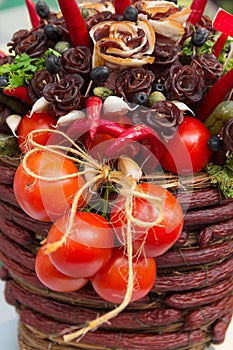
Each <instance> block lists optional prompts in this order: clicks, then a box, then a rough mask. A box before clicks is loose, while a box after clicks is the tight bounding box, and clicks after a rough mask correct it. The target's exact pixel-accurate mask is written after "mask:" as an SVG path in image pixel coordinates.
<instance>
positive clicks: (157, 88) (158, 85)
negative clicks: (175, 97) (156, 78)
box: [151, 82, 166, 96]
mask: <svg viewBox="0 0 233 350" xmlns="http://www.w3.org/2000/svg"><path fill="white" fill-rule="evenodd" d="M154 91H158V92H161V94H163V95H164V96H166V89H165V87H164V85H163V84H162V83H157V82H154V83H153V84H152V86H151V92H154Z"/></svg>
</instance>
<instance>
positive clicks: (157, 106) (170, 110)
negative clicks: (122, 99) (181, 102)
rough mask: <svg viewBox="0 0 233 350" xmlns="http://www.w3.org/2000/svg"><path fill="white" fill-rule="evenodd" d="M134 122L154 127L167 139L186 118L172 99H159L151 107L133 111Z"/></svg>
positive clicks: (171, 136)
mask: <svg viewBox="0 0 233 350" xmlns="http://www.w3.org/2000/svg"><path fill="white" fill-rule="evenodd" d="M132 119H133V122H134V123H135V124H138V123H141V124H145V125H148V126H150V127H151V128H153V129H154V130H155V131H156V132H157V133H158V134H159V135H160V137H161V139H162V140H164V141H167V140H169V139H171V138H173V137H174V136H175V134H176V133H177V129H178V127H179V125H180V124H181V123H182V122H183V120H184V115H183V113H182V112H181V111H180V109H179V108H178V107H177V106H176V105H175V104H174V103H173V102H171V101H158V102H156V103H154V104H153V106H152V107H151V109H144V110H143V109H139V111H137V110H136V111H135V112H134V113H133V117H132Z"/></svg>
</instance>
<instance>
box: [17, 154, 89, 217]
mask: <svg viewBox="0 0 233 350" xmlns="http://www.w3.org/2000/svg"><path fill="white" fill-rule="evenodd" d="M26 163H27V166H28V168H29V169H30V170H31V171H32V172H34V173H36V174H38V175H41V176H45V177H48V178H50V179H53V178H61V176H66V175H70V174H74V173H77V172H78V170H77V168H76V166H75V164H74V162H73V161H71V160H69V159H67V158H66V157H65V156H64V155H63V154H61V155H60V154H55V153H53V152H50V151H36V152H33V153H32V154H31V155H30V156H29V157H28V159H27V162H26ZM83 184H84V180H83V178H82V177H81V176H76V177H73V178H69V179H64V180H56V181H45V180H41V179H35V178H34V177H33V176H31V175H28V173H26V171H25V170H24V167H23V165H22V163H21V164H20V165H19V166H18V168H17V170H16V173H15V177H14V184H13V186H14V194H15V197H16V199H17V201H18V203H19V204H20V206H21V208H22V209H23V210H24V211H25V212H26V213H27V214H28V215H29V216H31V217H32V218H34V219H36V220H40V221H47V222H49V221H54V220H56V219H57V218H59V217H61V216H63V215H64V214H65V213H66V212H68V211H69V210H70V208H71V205H72V201H73V198H74V196H75V194H76V193H77V192H78V190H79V189H80V187H81V186H83ZM83 203H84V198H83V197H81V198H80V200H79V204H78V207H82V206H83Z"/></svg>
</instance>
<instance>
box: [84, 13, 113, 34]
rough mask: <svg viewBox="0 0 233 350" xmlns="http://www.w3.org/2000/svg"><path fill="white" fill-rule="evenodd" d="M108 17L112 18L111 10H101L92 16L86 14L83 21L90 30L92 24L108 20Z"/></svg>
mask: <svg viewBox="0 0 233 350" xmlns="http://www.w3.org/2000/svg"><path fill="white" fill-rule="evenodd" d="M110 19H112V12H110V11H103V12H99V13H96V14H94V15H93V16H88V17H87V18H86V19H85V23H86V26H87V28H88V30H90V29H91V28H92V27H93V26H94V25H96V24H98V23H100V22H103V21H108V20H110Z"/></svg>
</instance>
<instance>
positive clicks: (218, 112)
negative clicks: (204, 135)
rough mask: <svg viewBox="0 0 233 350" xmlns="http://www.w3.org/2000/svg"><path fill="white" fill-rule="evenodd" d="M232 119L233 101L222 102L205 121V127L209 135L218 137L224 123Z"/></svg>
mask: <svg viewBox="0 0 233 350" xmlns="http://www.w3.org/2000/svg"><path fill="white" fill-rule="evenodd" d="M231 118H233V101H230V100H229V101H223V102H222V103H220V104H219V105H218V106H217V107H216V108H215V110H214V111H213V113H212V114H211V115H210V116H209V117H208V118H207V119H206V121H205V125H206V127H207V128H208V129H209V131H210V133H211V135H218V134H219V132H220V131H221V129H222V128H223V127H224V125H225V124H226V122H227V121H228V120H229V119H231Z"/></svg>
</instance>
